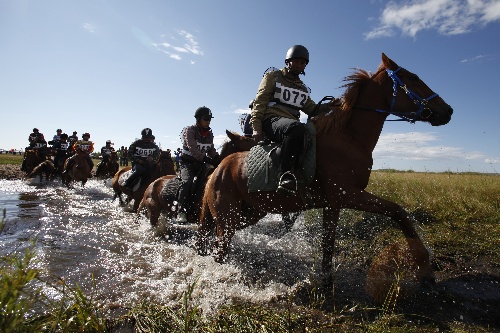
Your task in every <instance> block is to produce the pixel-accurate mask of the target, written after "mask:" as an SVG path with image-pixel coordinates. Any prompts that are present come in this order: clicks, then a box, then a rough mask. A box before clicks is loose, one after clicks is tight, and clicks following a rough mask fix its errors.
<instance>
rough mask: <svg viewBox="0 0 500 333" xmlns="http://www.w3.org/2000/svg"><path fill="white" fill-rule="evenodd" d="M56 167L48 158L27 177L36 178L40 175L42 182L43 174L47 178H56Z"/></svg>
mask: <svg viewBox="0 0 500 333" xmlns="http://www.w3.org/2000/svg"><path fill="white" fill-rule="evenodd" d="M55 171H56V168H55V166H54V163H53V162H52V160H46V161H44V162H42V163H40V164H38V165H37V166H36V167H35V168H34V169H33V171H31V172H30V173H29V174H28V175H27V176H26V178H34V177H35V176H37V175H38V177H39V179H40V182H42V181H43V176H44V175H45V180H46V181H49V180H54V172H55Z"/></svg>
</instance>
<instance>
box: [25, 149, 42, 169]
mask: <svg viewBox="0 0 500 333" xmlns="http://www.w3.org/2000/svg"><path fill="white" fill-rule="evenodd" d="M24 159H25V160H26V162H25V163H26V164H25V169H24V171H25V173H26V175H29V174H30V173H31V172H32V171H33V169H35V168H36V167H37V166H38V165H40V163H43V162H45V161H46V160H47V158H46V156H43V155H42V154H39V152H38V149H28V150H26V151H25V152H24Z"/></svg>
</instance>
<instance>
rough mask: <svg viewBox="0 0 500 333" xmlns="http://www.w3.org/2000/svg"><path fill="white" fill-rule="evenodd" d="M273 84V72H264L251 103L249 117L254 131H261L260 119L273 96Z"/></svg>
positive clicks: (262, 117)
mask: <svg viewBox="0 0 500 333" xmlns="http://www.w3.org/2000/svg"><path fill="white" fill-rule="evenodd" d="M275 85H276V83H275V77H274V73H273V72H270V73H267V74H265V75H264V77H263V78H262V80H261V82H260V85H259V89H258V90H257V95H256V97H255V101H254V104H253V109H252V117H251V118H250V123H251V124H252V128H253V130H254V132H260V133H262V121H263V120H264V115H265V114H266V111H267V108H268V104H269V102H271V99H272V98H273V95H274V89H275Z"/></svg>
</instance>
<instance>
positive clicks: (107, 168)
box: [95, 151, 120, 179]
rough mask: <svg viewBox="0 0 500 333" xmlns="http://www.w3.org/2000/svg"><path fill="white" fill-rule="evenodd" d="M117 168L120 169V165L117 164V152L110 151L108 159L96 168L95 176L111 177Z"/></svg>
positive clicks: (101, 177)
mask: <svg viewBox="0 0 500 333" xmlns="http://www.w3.org/2000/svg"><path fill="white" fill-rule="evenodd" d="M118 169H120V165H118V153H117V152H116V151H112V152H111V154H110V156H109V159H108V161H107V162H106V163H103V164H102V165H101V166H100V167H98V168H97V171H96V173H95V176H96V177H97V178H100V179H104V178H111V177H113V176H114V175H115V174H116V173H117V172H118Z"/></svg>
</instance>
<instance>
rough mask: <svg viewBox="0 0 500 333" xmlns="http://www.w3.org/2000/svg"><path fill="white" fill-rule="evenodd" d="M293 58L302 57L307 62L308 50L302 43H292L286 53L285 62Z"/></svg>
mask: <svg viewBox="0 0 500 333" xmlns="http://www.w3.org/2000/svg"><path fill="white" fill-rule="evenodd" d="M294 58H303V59H306V61H307V63H309V51H308V50H307V49H306V48H305V47H304V46H302V45H294V46H292V47H291V48H289V49H288V51H287V53H286V58H285V64H286V63H288V61H289V60H291V59H294Z"/></svg>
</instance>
